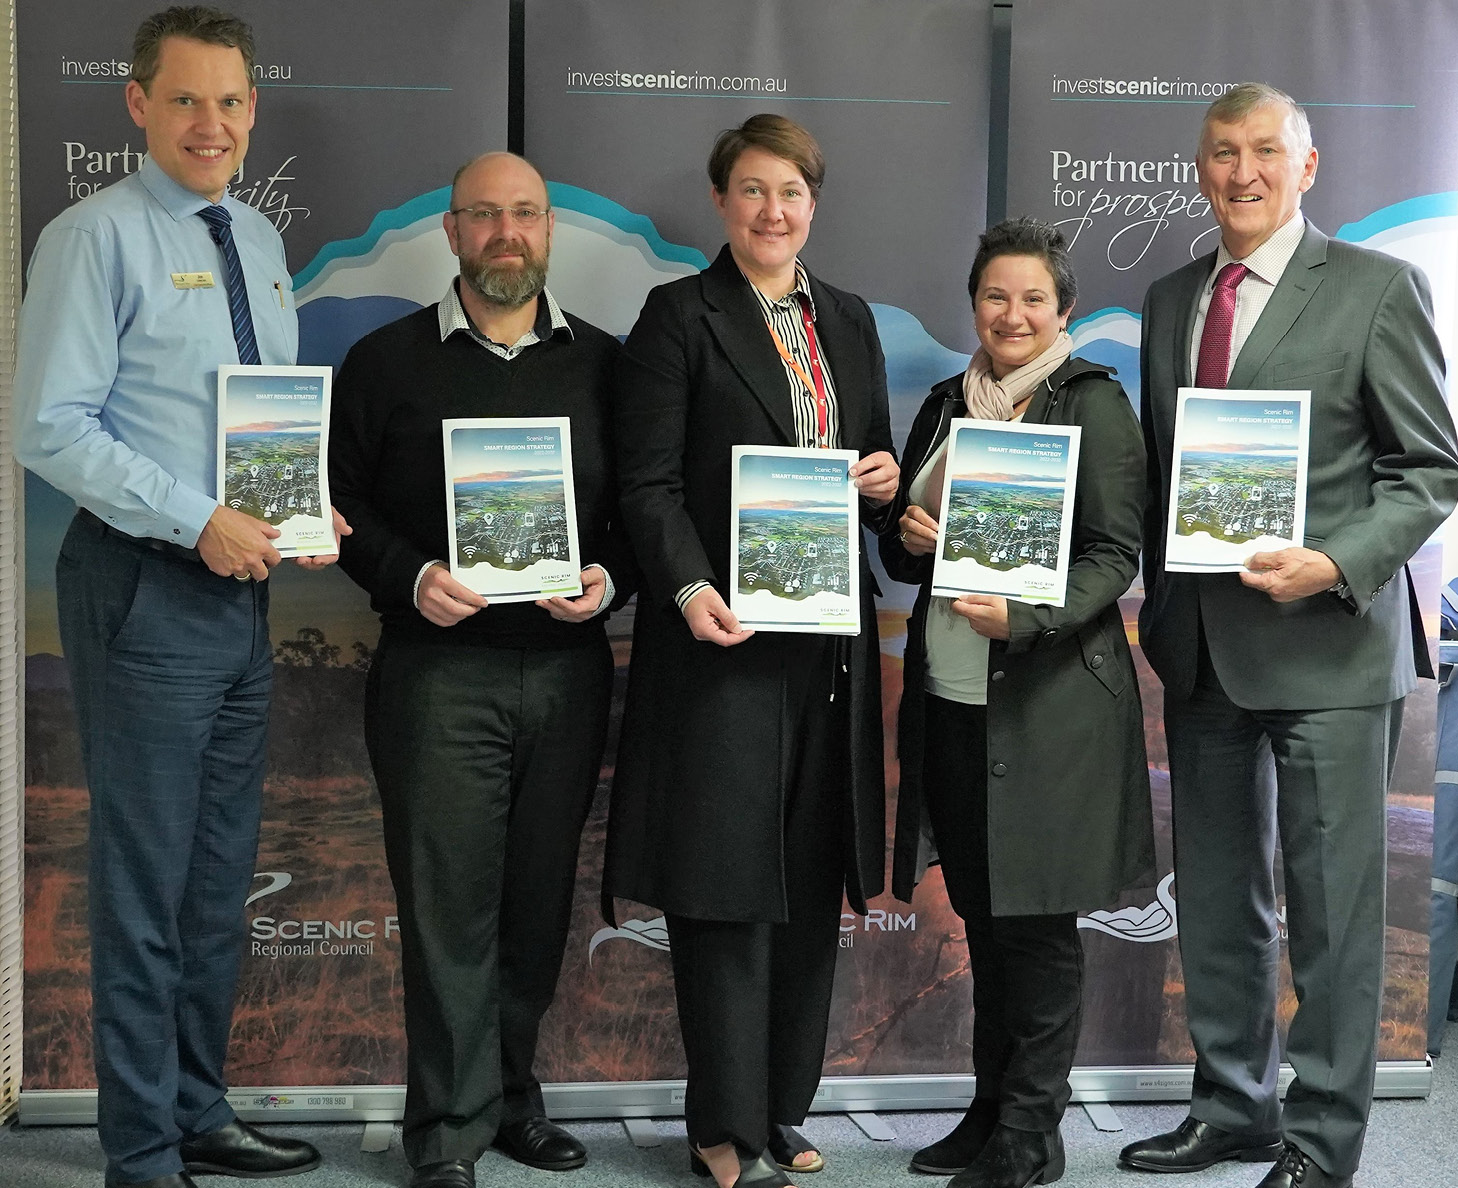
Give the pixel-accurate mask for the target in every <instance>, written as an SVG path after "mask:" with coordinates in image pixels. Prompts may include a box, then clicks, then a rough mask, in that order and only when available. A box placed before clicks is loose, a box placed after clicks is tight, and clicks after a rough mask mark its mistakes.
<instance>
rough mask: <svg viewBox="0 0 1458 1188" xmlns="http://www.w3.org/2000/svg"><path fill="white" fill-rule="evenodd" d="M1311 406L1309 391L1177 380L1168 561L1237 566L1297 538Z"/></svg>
mask: <svg viewBox="0 0 1458 1188" xmlns="http://www.w3.org/2000/svg"><path fill="white" fill-rule="evenodd" d="M1310 406H1311V394H1310V393H1309V392H1253V391H1227V390H1225V389H1210V388H1181V389H1180V390H1179V395H1178V403H1177V404H1176V406H1175V436H1174V463H1175V467H1174V475H1173V480H1172V481H1171V483H1170V508H1169V532H1168V536H1167V538H1166V540H1165V561H1164V564H1165V568H1166V569H1169V570H1172V571H1175V572H1184V573H1233V572H1237V571H1239V570H1241V569H1244V568H1245V562H1246V559H1247V558H1248V557H1249V556H1250V555H1251V554H1252V553H1259V552H1265V551H1268V550H1272V549H1284V548H1287V547H1289V546H1290V545H1292V544H1300V543H1301V541H1302V538H1303V536H1304V534H1305V527H1306V465H1307V442H1308V439H1309V436H1310V416H1309V413H1310Z"/></svg>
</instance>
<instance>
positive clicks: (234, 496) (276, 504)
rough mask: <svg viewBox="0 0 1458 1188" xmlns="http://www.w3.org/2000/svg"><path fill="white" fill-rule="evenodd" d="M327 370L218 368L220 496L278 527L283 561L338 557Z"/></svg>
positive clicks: (328, 374)
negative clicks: (331, 484)
mask: <svg viewBox="0 0 1458 1188" xmlns="http://www.w3.org/2000/svg"><path fill="white" fill-rule="evenodd" d="M330 375H331V372H330V369H329V368H327V367H267V366H257V365H246V364H225V365H224V366H222V367H219V368H218V498H219V499H220V500H221V501H222V502H223V503H225V504H227V505H228V506H229V507H231V508H234V509H235V510H237V511H241V512H244V513H246V514H247V515H250V516H253V517H255V518H257V519H260V520H264V521H267V522H268V523H269V524H272V525H273V526H274V527H275V528H277V529H278V530H279V536H278V538H277V539H276V540H274V542H273V545H274V548H276V549H277V550H278V551H279V554H280V555H281V556H284V557H309V556H316V555H319V554H323V553H337V552H338V551H339V546H338V545H337V544H336V543H335V541H334V521H333V517H332V515H331V513H330V510H329V473H328V457H329V384H330Z"/></svg>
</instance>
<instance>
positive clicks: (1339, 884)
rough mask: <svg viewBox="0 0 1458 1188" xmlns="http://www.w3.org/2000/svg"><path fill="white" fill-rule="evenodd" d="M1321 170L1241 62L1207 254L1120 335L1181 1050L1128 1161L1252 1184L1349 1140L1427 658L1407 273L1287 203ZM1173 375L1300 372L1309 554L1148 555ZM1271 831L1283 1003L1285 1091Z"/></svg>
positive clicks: (1449, 480)
mask: <svg viewBox="0 0 1458 1188" xmlns="http://www.w3.org/2000/svg"><path fill="white" fill-rule="evenodd" d="M1316 165H1317V153H1316V150H1315V149H1314V148H1313V147H1312V144H1311V130H1310V125H1309V124H1308V122H1307V119H1306V115H1305V113H1304V112H1303V111H1302V110H1301V109H1300V108H1299V107H1298V106H1296V104H1295V102H1294V101H1293V100H1292V99H1291V98H1290V96H1288V95H1286V94H1284V93H1282V92H1281V91H1278V90H1276V89H1274V88H1272V87H1267V86H1264V85H1261V84H1255V83H1243V84H1241V85H1240V86H1237V87H1234V88H1232V89H1231V90H1229V91H1228V92H1226V94H1225V95H1224V96H1222V97H1221V98H1220V99H1217V100H1216V101H1215V102H1214V103H1213V104H1211V106H1210V108H1209V110H1208V111H1207V113H1206V115H1205V122H1204V126H1203V128H1202V130H1201V136H1200V144H1199V150H1198V169H1199V177H1200V192H1201V193H1202V194H1204V196H1205V197H1206V198H1207V199H1208V200H1209V202H1210V206H1211V210H1212V212H1213V214H1214V216H1215V219H1216V221H1217V222H1218V223H1219V225H1220V231H1221V242H1220V247H1219V249H1218V250H1217V251H1216V252H1215V253H1214V254H1213V255H1207V256H1204V257H1202V258H1201V259H1199V260H1196V261H1194V262H1193V263H1192V264H1189V265H1186V266H1185V267H1184V268H1181V269H1179V270H1178V271H1177V272H1174V273H1172V274H1170V275H1169V276H1166V277H1164V278H1163V279H1161V280H1159V281H1157V282H1155V284H1154V285H1153V286H1151V288H1150V290H1149V294H1148V296H1147V297H1146V299H1145V303H1144V335H1143V343H1142V347H1141V365H1142V371H1143V402H1142V404H1143V408H1142V417H1143V422H1144V434H1145V441H1146V446H1147V451H1148V457H1149V466H1150V491H1149V501H1150V502H1149V508H1148V515H1147V518H1146V531H1145V560H1144V580H1145V587H1146V595H1145V603H1144V607H1143V610H1142V612H1141V614H1140V622H1139V634H1140V641H1141V643H1142V645H1143V648H1144V653H1145V655H1146V656H1147V657H1148V659H1149V662H1150V664H1151V665H1153V667H1154V670H1155V671H1156V672H1157V673H1158V674H1159V677H1160V679H1161V680H1162V681H1163V682H1164V687H1165V709H1164V715H1165V731H1166V734H1167V736H1168V741H1169V764H1170V782H1171V792H1172V798H1173V815H1174V842H1175V873H1176V877H1177V879H1178V886H1179V890H1180V893H1181V894H1180V954H1181V957H1182V959H1183V962H1184V970H1185V1001H1186V1005H1187V1008H1188V1013H1189V1021H1190V1034H1191V1037H1192V1038H1193V1040H1194V1044H1195V1052H1196V1065H1195V1081H1194V1091H1193V1097H1192V1100H1191V1102H1190V1114H1189V1117H1188V1118H1187V1119H1186V1120H1185V1121H1184V1122H1182V1123H1181V1124H1180V1126H1179V1127H1178V1128H1176V1129H1175V1130H1174V1131H1172V1132H1169V1133H1167V1134H1161V1135H1156V1136H1154V1137H1153V1138H1150V1139H1146V1140H1144V1141H1142V1142H1137V1143H1132V1144H1130V1145H1129V1146H1127V1147H1125V1148H1124V1150H1123V1152H1122V1155H1121V1159H1122V1161H1123V1162H1124V1163H1125V1164H1126V1165H1128V1166H1132V1167H1136V1168H1142V1169H1144V1170H1148V1171H1169V1172H1181V1171H1195V1170H1198V1169H1200V1168H1203V1167H1208V1166H1210V1165H1211V1164H1212V1163H1215V1162H1218V1161H1219V1160H1222V1159H1242V1160H1247V1161H1250V1162H1268V1161H1272V1160H1274V1162H1275V1166H1274V1167H1273V1168H1272V1169H1271V1171H1270V1172H1269V1173H1268V1174H1267V1175H1266V1176H1265V1178H1264V1179H1263V1180H1262V1181H1261V1183H1260V1188H1293V1186H1295V1185H1300V1188H1326V1186H1328V1185H1339V1186H1345V1185H1349V1184H1351V1182H1352V1175H1353V1173H1354V1172H1355V1171H1356V1168H1357V1164H1358V1161H1359V1159H1360V1156H1361V1150H1362V1139H1363V1135H1364V1133H1365V1130H1366V1124H1367V1114H1368V1111H1369V1109H1370V1106H1371V1099H1372V1084H1373V1078H1374V1074H1375V1069H1376V1060H1377V1028H1378V1021H1379V1016H1380V1012H1381V1007H1382V942H1383V927H1384V898H1385V896H1384V891H1385V885H1386V828H1385V823H1386V816H1385V812H1386V808H1385V795H1386V788H1387V782H1388V778H1389V775H1390V773H1391V766H1392V758H1393V754H1394V750H1395V747H1396V743H1397V736H1398V730H1399V726H1400V723H1401V717H1402V699H1403V697H1404V696H1405V695H1406V694H1407V693H1409V692H1410V691H1411V690H1412V689H1413V687H1414V685H1415V684H1416V680H1417V676H1418V675H1419V674H1422V675H1431V666H1430V664H1429V661H1428V656H1427V649H1426V645H1425V643H1424V641H1423V632H1422V629H1421V623H1420V621H1419V618H1418V615H1417V611H1416V607H1415V604H1414V602H1413V599H1412V595H1411V590H1410V587H1409V583H1408V575H1407V571H1406V562H1407V560H1408V559H1409V558H1410V557H1411V556H1412V555H1413V553H1415V552H1416V551H1417V549H1418V548H1419V547H1420V546H1421V545H1422V544H1423V542H1424V541H1425V540H1427V538H1428V537H1429V535H1430V534H1431V533H1432V532H1433V531H1434V530H1435V529H1437V527H1438V526H1439V525H1440V524H1442V522H1443V520H1444V518H1445V517H1446V516H1447V515H1448V513H1449V511H1450V510H1452V508H1453V505H1454V501H1455V498H1458V446H1455V443H1454V432H1453V422H1452V419H1451V418H1450V416H1449V414H1448V409H1447V407H1446V405H1445V403H1444V394H1443V359H1442V353H1441V349H1440V346H1439V343H1438V337H1437V334H1436V332H1435V331H1434V328H1433V318H1432V302H1431V299H1430V297H1429V294H1428V289H1427V285H1426V283H1425V282H1424V280H1423V277H1422V274H1421V273H1420V272H1419V271H1418V270H1417V269H1416V268H1413V267H1411V266H1410V265H1407V264H1404V263H1403V262H1401V261H1399V260H1396V259H1393V258H1391V257H1389V256H1385V255H1382V254H1380V253H1378V252H1373V251H1367V250H1364V249H1362V248H1357V247H1353V246H1351V245H1349V244H1345V243H1341V242H1339V241H1337V240H1329V239H1328V238H1327V237H1326V236H1325V235H1323V234H1322V233H1321V232H1320V231H1318V230H1317V229H1316V228H1315V227H1313V226H1311V225H1310V224H1308V223H1306V221H1305V220H1304V218H1303V217H1302V215H1301V209H1300V208H1301V195H1302V194H1303V193H1305V192H1306V190H1308V189H1309V188H1310V187H1311V184H1312V182H1313V181H1314V180H1315V178H1316ZM1227 265H1229V267H1227ZM1182 386H1201V387H1229V388H1246V389H1286V390H1309V391H1310V393H1311V406H1310V407H1311V421H1310V434H1311V436H1310V466H1309V471H1308V480H1307V513H1306V537H1305V541H1304V547H1291V548H1284V549H1278V550H1274V551H1270V552H1258V553H1255V554H1253V555H1252V556H1251V557H1250V558H1249V560H1248V561H1247V562H1246V569H1245V571H1244V572H1242V573H1239V574H1229V573H1224V574H1208V575H1207V574H1189V573H1167V572H1165V571H1164V559H1163V552H1164V541H1165V532H1166V522H1165V512H1166V509H1167V507H1168V504H1169V484H1170V478H1171V476H1170V469H1171V455H1172V447H1173V437H1174V420H1175V397H1176V391H1177V389H1178V388H1180V387H1182ZM1278 837H1279V840H1280V843H1281V850H1282V855H1283V871H1284V879H1285V898H1286V912H1287V927H1288V932H1289V938H1290V939H1289V955H1290V961H1291V969H1292V975H1293V979H1294V982H1295V986H1296V993H1297V997H1298V1001H1299V1004H1300V1005H1299V1006H1298V1008H1297V1010H1296V1013H1295V1015H1294V1016H1293V1017H1292V1020H1291V1025H1290V1030H1289V1034H1288V1037H1287V1045H1286V1053H1287V1057H1288V1059H1289V1060H1290V1062H1291V1064H1292V1066H1293V1067H1294V1068H1295V1071H1296V1079H1295V1080H1294V1081H1293V1082H1292V1084H1291V1086H1290V1088H1289V1090H1288V1091H1287V1095H1286V1104H1285V1108H1284V1110H1282V1108H1281V1106H1280V1104H1279V1102H1278V1100H1277V1095H1276V1075H1277V1070H1278V1067H1279V1061H1280V1052H1279V1040H1278V1036H1277V1033H1276V1018H1275V1016H1276V992H1277V967H1278V963H1279V960H1280V941H1279V935H1278V929H1277V897H1276V884H1275V875H1274V862H1275V848H1276V842H1277V839H1278Z"/></svg>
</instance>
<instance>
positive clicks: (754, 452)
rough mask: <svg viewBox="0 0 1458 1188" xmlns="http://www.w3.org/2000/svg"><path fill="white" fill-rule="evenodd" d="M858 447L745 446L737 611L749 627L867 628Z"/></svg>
mask: <svg viewBox="0 0 1458 1188" xmlns="http://www.w3.org/2000/svg"><path fill="white" fill-rule="evenodd" d="M859 457H860V455H858V454H857V453H856V452H855V451H854V450H817V449H801V448H798V447H793V446H735V447H734V448H733V455H732V461H731V466H732V473H733V479H732V488H731V493H730V509H731V510H730V514H731V515H732V517H733V519H732V522H731V523H730V526H729V542H730V550H731V553H732V561H731V569H732V573H731V575H730V588H729V609H730V610H732V611H733V612H734V614H735V615H736V616H737V617H738V619H739V624H740V626H741V627H752V628H753V629H754V630H756V631H804V632H815V633H819V634H824V635H859V634H860V632H861V615H860V607H861V601H860V600H861V517H860V492H859V491H858V490H857V489H856V485H855V482H854V481H853V480H852V478H851V476H850V468H851V467H852V466H854V465H855V464H856V461H857V460H858V458H859Z"/></svg>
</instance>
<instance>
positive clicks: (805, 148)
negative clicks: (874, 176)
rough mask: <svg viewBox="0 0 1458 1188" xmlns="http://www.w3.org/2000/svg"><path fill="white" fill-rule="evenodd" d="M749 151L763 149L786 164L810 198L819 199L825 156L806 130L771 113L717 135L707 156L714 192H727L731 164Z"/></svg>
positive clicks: (750, 118)
mask: <svg viewBox="0 0 1458 1188" xmlns="http://www.w3.org/2000/svg"><path fill="white" fill-rule="evenodd" d="M752 148H757V149H763V150H764V151H765V152H767V153H769V154H771V155H772V156H776V157H779V158H780V159H781V160H784V161H788V162H790V164H792V165H793V166H794V167H795V168H796V169H798V170H799V171H800V176H801V177H803V178H804V179H805V184H806V185H807V186H809V187H810V197H812V198H814V199H816V200H817V201H818V200H819V198H820V187H821V186H822V185H823V184H824V182H825V154H824V153H822V152H821V151H820V146H819V145H818V144H817V143H816V142H815V137H813V136H811V135H810V133H809V131H808V130H807V129H805V128H803V127H801V126H800V125H799V124H797V123H795V121H794V120H792V119H789V118H787V117H785V116H782V115H773V114H771V113H762V114H760V115H752V116H750V117H749V119H747V120H745V121H744V123H742V124H740V125H739V127H737V128H726V129H724V131H722V132H720V133H719V136H718V139H717V140H715V141H714V147H713V149H712V151H710V153H709V180H710V181H711V182H713V183H714V189H716V190H718V191H719V193H721V194H723V193H725V192H726V191H727V190H728V189H729V175H730V174H731V173H733V172H734V162H735V161H737V160H739V158H740V156H741V155H743V153H744V152H745V150H746V149H752Z"/></svg>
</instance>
